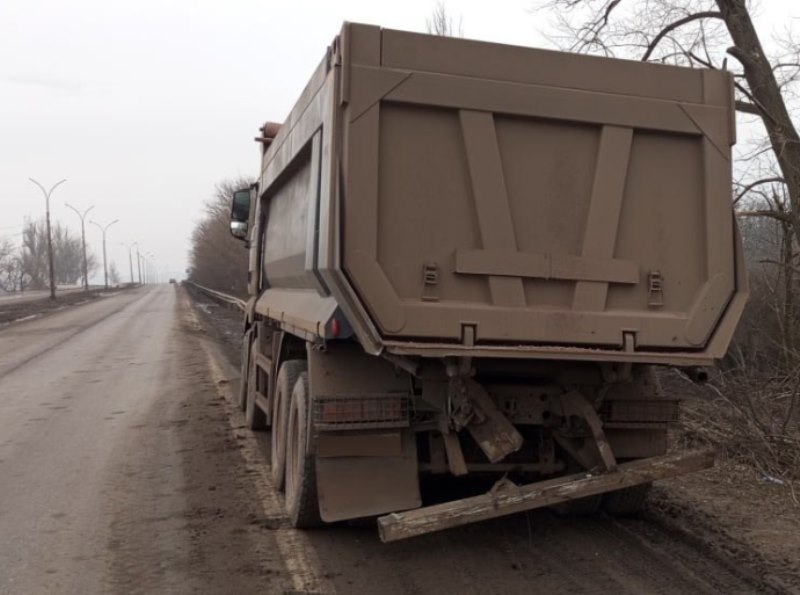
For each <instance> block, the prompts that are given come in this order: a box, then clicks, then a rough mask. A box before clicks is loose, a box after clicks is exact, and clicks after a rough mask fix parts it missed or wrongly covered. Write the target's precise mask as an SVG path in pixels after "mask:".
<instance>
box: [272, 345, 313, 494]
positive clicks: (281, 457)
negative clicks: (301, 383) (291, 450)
mask: <svg viewBox="0 0 800 595" xmlns="http://www.w3.org/2000/svg"><path fill="white" fill-rule="evenodd" d="M305 369H306V362H304V361H303V360H298V359H295V360H288V361H285V362H283V363H282V364H281V367H280V371H279V372H278V379H277V381H276V382H275V396H274V399H273V404H272V436H271V437H270V445H271V448H270V471H271V472H272V484H273V485H274V486H275V489H276V490H278V491H279V492H282V491H283V489H284V486H285V485H286V431H287V430H286V429H287V426H288V425H289V402H290V400H291V398H292V390H293V389H294V385H295V384H297V378H298V377H299V376H300V374H301V373H303V372H304V371H305Z"/></svg>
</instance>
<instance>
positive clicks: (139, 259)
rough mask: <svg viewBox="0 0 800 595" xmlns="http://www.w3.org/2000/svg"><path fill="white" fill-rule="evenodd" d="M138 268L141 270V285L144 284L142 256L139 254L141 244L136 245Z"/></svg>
mask: <svg viewBox="0 0 800 595" xmlns="http://www.w3.org/2000/svg"><path fill="white" fill-rule="evenodd" d="M136 268H137V269H138V270H139V285H141V284H142V256H141V255H140V254H139V244H138V243H137V244H136Z"/></svg>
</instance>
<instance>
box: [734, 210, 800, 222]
mask: <svg viewBox="0 0 800 595" xmlns="http://www.w3.org/2000/svg"><path fill="white" fill-rule="evenodd" d="M736 216H737V217H768V218H770V219H777V220H778V221H783V222H784V223H791V222H792V218H791V216H790V215H789V214H787V213H780V212H778V211H736Z"/></svg>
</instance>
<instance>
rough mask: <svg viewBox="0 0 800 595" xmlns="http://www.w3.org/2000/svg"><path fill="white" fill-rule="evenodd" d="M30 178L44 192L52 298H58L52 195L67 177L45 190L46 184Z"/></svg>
mask: <svg viewBox="0 0 800 595" xmlns="http://www.w3.org/2000/svg"><path fill="white" fill-rule="evenodd" d="M28 179H29V180H30V181H31V182H33V183H34V184H36V185H37V186H38V187H39V189H40V190H41V191H42V194H44V199H45V205H46V207H47V262H48V264H49V268H50V299H51V300H54V299H56V276H55V272H54V270H53V236H52V234H51V232H50V195H51V194H52V193H53V190H55V189H56V188H57V187H58V186H60V185H61V184H63V183H64V182H66V181H67V180H66V178H65V179H63V180H61V181H59V182H56V183H55V184H53V186H52V187H51V188H50V190H45V189H44V186H42V185H41V184H40V183H39V182H37V181H36V180H34V179H33V178H28Z"/></svg>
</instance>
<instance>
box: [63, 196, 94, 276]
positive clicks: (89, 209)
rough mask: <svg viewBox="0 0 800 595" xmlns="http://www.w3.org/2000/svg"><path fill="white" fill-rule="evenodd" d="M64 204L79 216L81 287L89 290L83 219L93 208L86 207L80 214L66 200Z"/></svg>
mask: <svg viewBox="0 0 800 595" xmlns="http://www.w3.org/2000/svg"><path fill="white" fill-rule="evenodd" d="M64 206H66V207H68V208H70V209H72V210H73V211H75V213H77V215H78V217H80V218H81V244H82V245H83V289H84V290H85V291H89V265H88V263H87V261H86V225H85V224H84V221H85V220H86V214H87V213H88V212H89V211H91V210H92V209H93V208H94V205H92V206H90V207H89V208H88V209H86V210H85V211H84V212H83V214H81V212H80V211H79V210H78V209H76V208H75V207H73V206H72V205H71V204H69V203H68V202H65V203H64Z"/></svg>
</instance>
